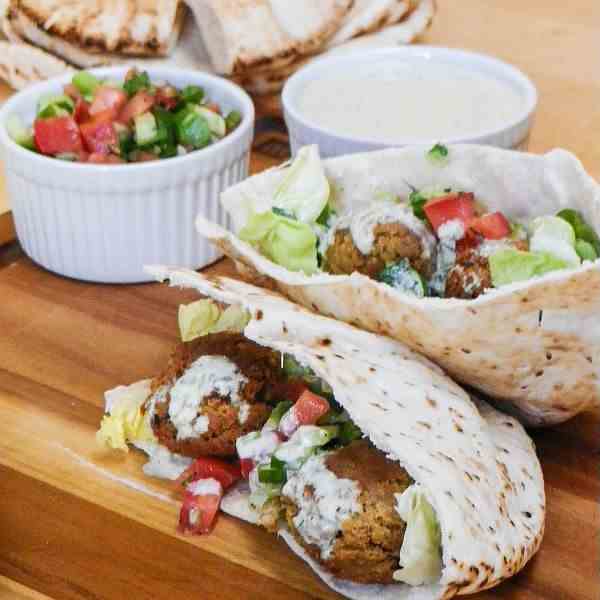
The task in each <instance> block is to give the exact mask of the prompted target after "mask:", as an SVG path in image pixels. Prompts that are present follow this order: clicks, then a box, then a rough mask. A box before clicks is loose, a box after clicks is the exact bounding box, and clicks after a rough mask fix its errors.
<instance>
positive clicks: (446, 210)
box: [423, 192, 475, 232]
mask: <svg viewBox="0 0 600 600" xmlns="http://www.w3.org/2000/svg"><path fill="white" fill-rule="evenodd" d="M423 210H424V211H425V214H426V215H427V219H429V222H430V223H431V226H432V227H433V229H434V231H436V232H437V230H438V229H439V228H440V226H442V225H443V224H444V223H447V222H448V221H453V220H455V219H458V220H460V221H462V222H463V223H464V224H465V228H466V226H468V225H469V223H470V222H471V220H472V219H473V217H474V216H475V199H474V195H473V194H472V193H470V192H469V193H467V192H460V193H458V194H448V195H446V196H441V197H440V198H433V199H432V200H430V201H429V202H427V204H425V206H424V207H423Z"/></svg>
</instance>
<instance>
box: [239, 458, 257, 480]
mask: <svg viewBox="0 0 600 600" xmlns="http://www.w3.org/2000/svg"><path fill="white" fill-rule="evenodd" d="M254 467H255V465H254V461H253V460H252V459H251V458H240V469H241V471H242V477H243V478H244V479H248V477H250V473H252V471H253V470H254Z"/></svg>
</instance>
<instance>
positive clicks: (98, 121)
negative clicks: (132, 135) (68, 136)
mask: <svg viewBox="0 0 600 600" xmlns="http://www.w3.org/2000/svg"><path fill="white" fill-rule="evenodd" d="M107 113H108V111H104V112H102V113H100V114H98V115H97V116H96V117H94V118H93V119H91V120H90V121H87V122H86V123H82V124H81V125H80V129H81V136H82V137H83V142H84V144H85V148H86V150H88V152H91V153H92V154H110V152H111V150H112V148H113V147H114V146H116V145H117V143H118V141H119V140H118V137H117V132H116V131H115V127H114V125H113V123H112V122H111V120H109V119H110V116H109V115H108V114H107Z"/></svg>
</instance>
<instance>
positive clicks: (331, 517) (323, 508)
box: [282, 454, 362, 560]
mask: <svg viewBox="0 0 600 600" xmlns="http://www.w3.org/2000/svg"><path fill="white" fill-rule="evenodd" d="M325 457H326V455H325V454H320V455H317V456H312V457H311V458H309V459H308V460H307V461H306V462H305V463H304V465H302V468H301V469H300V470H299V471H297V472H296V473H294V474H293V475H292V476H291V477H290V478H289V480H288V482H287V483H286V484H285V485H284V486H283V490H282V494H283V495H284V496H287V497H288V498H289V499H290V500H292V501H293V502H294V504H295V505H296V507H297V508H298V513H297V514H296V516H295V517H294V526H295V527H296V529H297V531H298V533H299V534H300V535H301V536H302V538H303V539H304V540H305V541H306V542H307V543H308V544H315V545H316V546H318V547H319V548H320V550H321V558H322V559H323V560H327V559H328V558H329V556H330V555H331V552H332V550H333V546H334V544H335V539H336V536H337V534H338V532H339V531H340V530H341V528H342V523H343V522H344V521H345V520H346V519H347V518H349V517H350V516H352V515H353V514H356V513H358V512H360V511H361V510H362V508H361V505H360V504H359V502H358V497H359V495H360V492H361V490H360V487H359V485H358V483H357V482H356V481H352V480H350V479H339V478H338V477H337V476H336V475H335V474H334V473H332V472H331V471H330V470H329V469H328V468H327V466H326V465H325ZM307 488H309V489H311V490H312V493H307Z"/></svg>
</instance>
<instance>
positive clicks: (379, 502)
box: [282, 439, 413, 584]
mask: <svg viewBox="0 0 600 600" xmlns="http://www.w3.org/2000/svg"><path fill="white" fill-rule="evenodd" d="M324 460H325V466H326V467H327V469H328V470H329V471H331V472H332V473H333V474H334V475H335V476H336V477H337V478H338V479H346V480H351V481H353V482H356V484H357V486H358V490H359V494H358V497H357V503H358V507H359V510H358V511H356V512H353V513H352V514H350V515H349V516H348V517H347V518H345V519H344V521H343V522H342V523H341V528H340V530H339V531H338V532H337V534H336V536H335V538H334V541H333V546H332V547H331V550H330V551H329V552H328V557H327V558H326V559H324V558H323V557H322V551H321V549H320V548H319V546H318V545H316V544H314V543H309V542H307V541H306V539H305V538H304V537H303V534H302V525H298V526H297V525H296V522H297V520H295V517H296V516H297V515H298V514H299V512H300V511H299V508H298V506H297V504H296V502H295V501H294V499H292V498H290V497H288V496H285V495H284V496H283V497H282V501H283V506H284V507H285V510H286V519H287V522H288V525H289V528H290V530H291V532H292V533H293V535H294V537H295V539H296V540H297V542H298V543H299V544H300V545H302V547H303V548H304V549H305V550H306V551H307V552H308V553H309V554H310V556H311V557H312V558H313V559H314V560H316V561H317V562H319V564H321V565H322V566H323V567H324V568H325V569H326V570H327V571H329V572H330V573H331V574H332V575H334V576H335V577H338V578H340V579H345V580H347V581H354V582H356V583H370V584H390V583H394V578H393V574H394V571H396V570H397V569H398V563H399V557H400V548H401V546H402V542H403V540H404V532H405V530H406V523H405V522H404V521H403V520H402V519H401V518H400V516H399V515H398V513H397V511H396V508H395V503H396V500H395V497H394V494H401V493H402V492H404V490H406V489H407V488H408V487H409V486H410V485H411V484H412V483H413V481H412V479H411V478H410V476H409V475H408V473H407V472H406V471H405V470H404V469H403V468H402V467H401V466H400V465H399V464H397V463H396V462H393V461H391V460H389V459H387V458H386V457H385V455H384V454H383V453H382V452H380V451H379V450H377V449H376V448H375V447H374V446H373V445H372V444H371V443H370V442H369V441H367V440H365V439H363V440H360V441H356V442H353V443H351V444H350V445H348V446H345V447H343V448H341V449H339V450H336V451H333V452H331V453H330V454H328V455H326V457H325V459H324ZM305 465H306V463H305ZM303 468H304V467H303ZM299 473H302V468H301V469H300V471H299ZM285 491H286V488H284V494H285ZM314 494H315V489H314V488H313V487H312V486H310V485H307V486H306V487H305V488H304V490H303V495H304V501H306V500H309V499H313V498H314ZM315 510H318V509H315ZM313 514H315V513H314V512H313Z"/></svg>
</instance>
